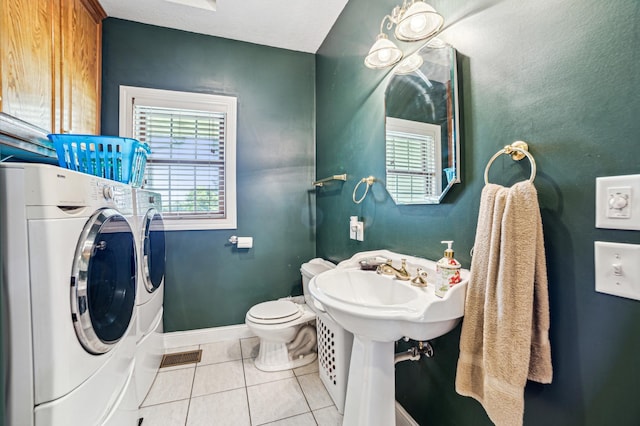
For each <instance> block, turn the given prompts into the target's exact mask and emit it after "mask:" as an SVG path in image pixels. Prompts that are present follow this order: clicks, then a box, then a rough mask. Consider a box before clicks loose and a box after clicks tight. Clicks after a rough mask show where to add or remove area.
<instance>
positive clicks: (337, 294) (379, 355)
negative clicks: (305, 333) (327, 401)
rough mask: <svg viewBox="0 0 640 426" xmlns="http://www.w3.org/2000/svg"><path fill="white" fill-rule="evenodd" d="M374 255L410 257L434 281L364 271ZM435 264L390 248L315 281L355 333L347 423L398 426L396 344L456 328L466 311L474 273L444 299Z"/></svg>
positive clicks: (313, 287)
mask: <svg viewBox="0 0 640 426" xmlns="http://www.w3.org/2000/svg"><path fill="white" fill-rule="evenodd" d="M371 257H376V258H385V259H391V260H392V261H393V264H394V265H395V266H399V265H400V262H401V259H406V261H407V270H408V271H409V273H410V274H411V276H412V277H414V276H415V275H416V274H417V273H416V269H417V268H418V267H419V268H422V269H423V270H424V271H426V272H427V281H428V285H427V286H426V287H415V286H412V285H411V282H410V281H401V280H398V279H396V278H394V277H393V276H389V275H380V274H377V273H376V272H375V271H363V270H360V269H359V266H360V264H359V262H360V260H363V259H368V258H371ZM435 267H436V264H435V262H433V261H431V260H427V259H421V258H417V257H413V256H406V255H402V254H398V253H394V252H390V251H388V250H377V251H370V252H362V253H358V254H356V255H354V256H353V257H352V258H351V259H348V260H345V261H344V262H341V263H340V264H339V265H338V266H337V267H336V269H334V270H331V271H327V272H324V273H322V274H319V275H317V276H315V277H314V278H313V279H312V280H311V282H310V283H309V292H310V293H311V295H312V297H313V299H314V303H315V304H316V306H317V307H318V308H319V309H320V310H322V311H325V312H327V314H328V315H329V316H330V317H332V318H333V319H334V320H335V321H336V322H337V323H338V324H340V325H341V326H342V327H343V328H344V329H346V330H348V331H350V332H351V333H353V335H354V340H353V348H352V352H351V366H350V369H349V381H348V384H347V399H346V403H345V409H344V424H348V425H363V426H364V425H367V426H370V425H384V426H388V425H393V424H394V422H395V402H394V401H395V375H394V372H395V371H394V342H395V341H396V340H399V339H401V338H403V337H408V338H411V339H414V340H429V339H433V338H436V337H439V336H442V335H443V334H445V333H448V332H449V331H451V330H452V329H453V328H454V327H455V326H456V325H457V324H458V323H459V322H460V319H461V318H462V316H463V315H464V300H465V294H466V287H467V282H468V280H469V271H468V270H466V269H463V270H461V272H460V277H461V279H462V281H461V282H460V283H459V284H456V285H455V286H453V287H452V288H450V289H449V291H447V293H446V294H445V296H444V297H443V298H440V297H438V296H436V295H435V291H434V289H435V281H436V274H435Z"/></svg>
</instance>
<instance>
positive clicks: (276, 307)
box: [247, 300, 302, 324]
mask: <svg viewBox="0 0 640 426" xmlns="http://www.w3.org/2000/svg"><path fill="white" fill-rule="evenodd" d="M247 316H248V317H249V319H250V320H251V321H253V322H256V323H259V324H280V323H283V322H289V321H293V320H295V319H298V318H300V317H301V316H302V311H301V310H300V308H299V307H298V305H296V304H295V303H293V302H291V301H288V300H272V301H269V302H263V303H258V304H257V305H255V306H254V307H252V308H251V309H249V312H248V313H247Z"/></svg>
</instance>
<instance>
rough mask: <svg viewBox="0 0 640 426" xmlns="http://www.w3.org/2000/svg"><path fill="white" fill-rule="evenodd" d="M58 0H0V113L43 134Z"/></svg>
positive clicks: (49, 118)
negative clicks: (40, 129) (15, 118)
mask: <svg viewBox="0 0 640 426" xmlns="http://www.w3.org/2000/svg"><path fill="white" fill-rule="evenodd" d="M59 16H60V15H59V3H58V0H0V82H1V84H0V110H1V111H2V112H4V113H7V114H10V115H12V116H14V117H17V118H20V119H21V120H24V121H27V122H29V123H31V124H34V125H36V126H38V127H41V128H43V129H45V130H47V131H49V130H51V129H52V126H53V121H54V82H55V76H56V72H55V63H56V58H55V55H56V52H55V50H54V38H53V36H52V34H53V28H54V25H55V23H56V20H57V19H58V17H59Z"/></svg>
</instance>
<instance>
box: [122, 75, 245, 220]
mask: <svg viewBox="0 0 640 426" xmlns="http://www.w3.org/2000/svg"><path fill="white" fill-rule="evenodd" d="M236 110H237V99H236V98H235V97H230V96H218V95H208V94H202V93H186V92H175V91H170V90H159V89H146V88H140V87H129V86H120V134H121V135H123V136H126V137H131V138H134V139H137V140H139V141H141V142H146V143H148V144H149V146H150V147H151V155H150V156H149V158H148V159H147V168H146V172H145V177H146V179H145V184H144V186H143V188H144V189H147V190H149V191H154V192H158V193H159V194H160V195H161V196H162V209H163V213H162V214H163V216H164V218H165V227H166V229H167V230H196V229H235V228H236V223H237V220H236V185H235V183H236V182H235V181H236V177H235V174H236V170H235V167H236V160H235V145H236Z"/></svg>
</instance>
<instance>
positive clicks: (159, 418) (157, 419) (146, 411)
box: [139, 399, 189, 426]
mask: <svg viewBox="0 0 640 426" xmlns="http://www.w3.org/2000/svg"><path fill="white" fill-rule="evenodd" d="M188 408H189V400H188V399H184V400H182V401H176V402H168V403H166V404H159V405H152V406H149V407H143V408H141V409H140V411H139V417H142V418H143V419H144V420H143V422H142V426H184V423H185V421H186V420H187V410H188Z"/></svg>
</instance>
